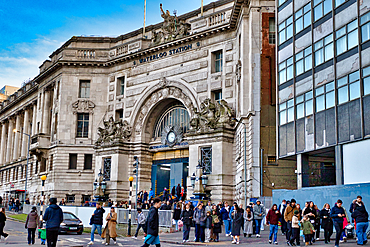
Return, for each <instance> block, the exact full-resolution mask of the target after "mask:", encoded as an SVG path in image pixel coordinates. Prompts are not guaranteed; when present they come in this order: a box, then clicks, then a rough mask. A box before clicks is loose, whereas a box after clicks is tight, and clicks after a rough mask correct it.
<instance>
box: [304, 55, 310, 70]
mask: <svg viewBox="0 0 370 247" xmlns="http://www.w3.org/2000/svg"><path fill="white" fill-rule="evenodd" d="M304 68H305V71H308V70H310V69H312V55H309V56H308V57H306V58H305V59H304Z"/></svg>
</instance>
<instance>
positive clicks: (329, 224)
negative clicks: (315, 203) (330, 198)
mask: <svg viewBox="0 0 370 247" xmlns="http://www.w3.org/2000/svg"><path fill="white" fill-rule="evenodd" d="M330 211H331V209H330V204H329V203H325V205H324V207H323V209H322V210H321V211H320V218H321V228H322V229H324V239H325V243H326V244H327V243H329V242H330V237H331V235H332V234H333V220H332V219H331V217H330Z"/></svg>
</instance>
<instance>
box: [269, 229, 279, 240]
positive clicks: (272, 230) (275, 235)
mask: <svg viewBox="0 0 370 247" xmlns="http://www.w3.org/2000/svg"><path fill="white" fill-rule="evenodd" d="M278 229H279V226H278V225H270V236H269V240H272V235H274V242H276V238H277V232H278Z"/></svg>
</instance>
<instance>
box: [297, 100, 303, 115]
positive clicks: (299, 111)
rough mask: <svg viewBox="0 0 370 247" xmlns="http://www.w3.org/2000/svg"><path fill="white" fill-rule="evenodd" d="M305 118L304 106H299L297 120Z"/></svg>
mask: <svg viewBox="0 0 370 247" xmlns="http://www.w3.org/2000/svg"><path fill="white" fill-rule="evenodd" d="M302 117H304V104H303V103H302V104H299V105H297V119H299V118H302Z"/></svg>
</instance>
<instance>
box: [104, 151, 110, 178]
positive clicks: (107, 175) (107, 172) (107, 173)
mask: <svg viewBox="0 0 370 247" xmlns="http://www.w3.org/2000/svg"><path fill="white" fill-rule="evenodd" d="M103 161H104V162H103V163H104V171H103V175H104V179H105V180H106V181H110V170H111V165H112V158H110V157H109V158H104V160H103Z"/></svg>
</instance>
